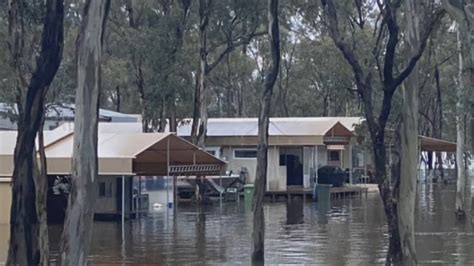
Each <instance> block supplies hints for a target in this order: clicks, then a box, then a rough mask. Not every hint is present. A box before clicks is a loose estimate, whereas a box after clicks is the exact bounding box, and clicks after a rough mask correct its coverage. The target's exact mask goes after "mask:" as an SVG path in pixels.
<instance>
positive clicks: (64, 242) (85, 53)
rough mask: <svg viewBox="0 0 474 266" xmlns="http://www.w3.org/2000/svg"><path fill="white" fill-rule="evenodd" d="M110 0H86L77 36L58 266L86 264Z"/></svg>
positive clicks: (95, 177) (95, 175)
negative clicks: (68, 187) (70, 142)
mask: <svg viewBox="0 0 474 266" xmlns="http://www.w3.org/2000/svg"><path fill="white" fill-rule="evenodd" d="M109 6H110V0H93V1H92V0H88V1H86V3H85V6H84V15H83V21H82V25H81V28H80V31H79V34H78V37H77V38H78V39H77V47H76V49H77V50H76V54H77V91H76V113H75V120H74V144H73V158H72V186H71V193H70V194H69V198H68V207H67V210H66V219H65V222H64V229H63V234H62V236H61V243H60V253H59V254H60V256H59V265H86V264H87V255H88V253H89V247H90V240H91V234H92V221H93V217H94V201H95V196H96V195H95V194H96V193H95V192H96V180H97V171H98V160H97V122H98V110H99V93H100V81H101V76H100V64H101V55H102V36H103V31H104V27H105V21H106V17H107V11H108V9H109Z"/></svg>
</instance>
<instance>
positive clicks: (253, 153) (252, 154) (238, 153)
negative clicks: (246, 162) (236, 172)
mask: <svg viewBox="0 0 474 266" xmlns="http://www.w3.org/2000/svg"><path fill="white" fill-rule="evenodd" d="M234 157H235V158H257V150H234Z"/></svg>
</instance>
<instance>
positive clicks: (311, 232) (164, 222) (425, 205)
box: [0, 184, 474, 265]
mask: <svg viewBox="0 0 474 266" xmlns="http://www.w3.org/2000/svg"><path fill="white" fill-rule="evenodd" d="M454 193H455V187H454V186H446V185H436V184H420V187H419V191H418V200H417V214H416V232H417V233H416V244H417V247H416V248H417V256H418V259H419V262H420V263H422V264H429V263H435V264H447V265H455V264H458V265H474V231H473V226H472V224H471V223H458V222H456V220H455V217H454V211H453V206H454ZM161 196H162V194H160V193H157V192H151V195H150V198H151V199H150V202H152V203H153V202H154V200H159V198H160V197H161ZM265 219H266V235H265V238H266V242H265V243H266V246H265V260H266V262H267V263H269V264H277V263H282V264H287V263H292V264H295V263H297V264H331V265H368V264H383V263H384V260H385V255H386V250H387V234H386V231H387V230H386V225H385V218H384V213H383V208H382V203H381V201H380V199H379V196H378V194H376V193H372V194H369V195H368V198H367V199H365V198H362V199H360V198H352V199H345V200H342V199H341V200H333V202H332V204H331V208H330V209H327V208H324V206H318V205H317V204H316V203H312V202H306V203H303V202H302V201H298V200H296V201H294V202H292V203H290V204H288V203H284V202H283V203H268V204H266V205H265ZM7 228H8V227H7V226H4V225H3V226H1V227H0V231H7ZM50 229H51V238H50V239H51V241H52V252H53V257H54V256H55V255H57V244H55V243H57V242H58V238H59V230H60V227H59V226H51V228H50ZM251 233H252V213H251V212H250V211H249V210H248V209H247V210H246V208H245V206H243V201H241V202H240V204H237V203H225V204H223V205H222V206H220V205H219V204H218V203H217V204H214V205H212V206H206V207H204V208H203V209H202V210H200V211H199V210H197V209H196V207H195V206H193V205H180V206H179V208H178V211H177V212H176V215H173V211H172V210H167V209H160V210H158V211H154V212H152V213H150V214H149V215H148V217H146V218H142V219H140V220H132V221H127V222H126V224H125V244H124V245H122V233H121V225H120V223H114V222H96V223H95V224H94V232H93V240H92V244H91V245H92V247H91V255H90V261H91V262H92V263H93V264H224V263H225V264H243V265H248V264H250V250H251ZM1 237H3V239H1ZM5 241H6V240H5V233H3V232H2V233H0V242H3V243H5ZM3 243H2V244H0V248H1V249H4V248H6V247H5V245H3ZM5 252H6V251H5V250H1V253H0V261H4V259H5V257H4V256H5Z"/></svg>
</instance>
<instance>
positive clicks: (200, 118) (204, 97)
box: [191, 0, 212, 147]
mask: <svg viewBox="0 0 474 266" xmlns="http://www.w3.org/2000/svg"><path fill="white" fill-rule="evenodd" d="M211 4H212V0H199V19H200V21H199V78H198V79H197V81H198V83H197V84H196V93H195V95H194V97H195V99H194V103H195V104H194V116H193V124H192V127H191V139H192V141H193V143H194V144H196V145H198V146H199V147H204V145H205V143H204V142H205V140H206V134H207V119H208V99H209V92H208V88H207V76H208V74H209V70H208V66H209V65H208V60H207V53H208V47H207V41H208V40H207V31H208V26H209V13H210V6H211Z"/></svg>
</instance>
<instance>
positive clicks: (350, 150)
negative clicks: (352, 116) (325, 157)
mask: <svg viewBox="0 0 474 266" xmlns="http://www.w3.org/2000/svg"><path fill="white" fill-rule="evenodd" d="M352 167H353V165H352V143H350V142H349V184H351V185H352Z"/></svg>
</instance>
